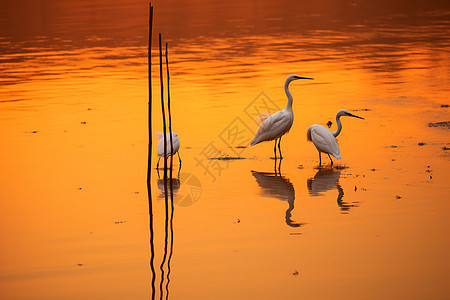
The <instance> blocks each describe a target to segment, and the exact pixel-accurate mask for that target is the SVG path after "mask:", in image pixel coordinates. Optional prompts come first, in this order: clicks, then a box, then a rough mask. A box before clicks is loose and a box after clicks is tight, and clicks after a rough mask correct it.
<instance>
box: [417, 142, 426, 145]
mask: <svg viewBox="0 0 450 300" xmlns="http://www.w3.org/2000/svg"><path fill="white" fill-rule="evenodd" d="M418 145H419V146H424V145H426V144H425V143H423V142H420V143H419V144H418Z"/></svg>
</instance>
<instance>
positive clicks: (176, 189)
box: [156, 173, 202, 207]
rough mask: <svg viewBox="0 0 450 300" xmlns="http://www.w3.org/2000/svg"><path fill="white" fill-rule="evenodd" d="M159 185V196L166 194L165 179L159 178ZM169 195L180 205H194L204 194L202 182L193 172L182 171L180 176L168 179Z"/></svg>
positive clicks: (162, 196)
mask: <svg viewBox="0 0 450 300" xmlns="http://www.w3.org/2000/svg"><path fill="white" fill-rule="evenodd" d="M156 184H157V187H158V189H159V190H160V191H161V194H159V195H158V198H159V199H161V198H164V197H165V196H166V192H165V191H166V185H165V182H164V179H158V180H157V182H156ZM167 191H168V193H167V196H168V197H170V198H171V199H172V201H173V203H174V204H176V205H177V206H180V207H189V206H192V205H194V204H195V203H196V202H197V201H198V200H199V199H200V197H201V195H202V184H201V182H200V180H199V179H198V178H197V177H196V176H195V175H193V174H191V173H181V174H179V176H178V178H168V179H167Z"/></svg>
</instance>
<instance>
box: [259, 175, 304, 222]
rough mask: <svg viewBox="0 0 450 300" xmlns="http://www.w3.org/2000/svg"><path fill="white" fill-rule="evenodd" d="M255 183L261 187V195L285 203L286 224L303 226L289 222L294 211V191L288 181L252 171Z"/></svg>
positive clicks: (282, 177) (278, 176)
mask: <svg viewBox="0 0 450 300" xmlns="http://www.w3.org/2000/svg"><path fill="white" fill-rule="evenodd" d="M252 175H253V176H254V177H255V178H256V182H257V183H258V185H259V186H260V187H261V189H262V192H263V195H264V196H268V197H275V198H278V199H280V200H281V201H287V202H288V204H289V208H288V209H287V210H286V224H287V225H289V226H291V227H300V226H301V225H303V224H301V223H300V224H299V223H295V222H294V221H292V220H291V211H292V210H293V209H294V200H295V190H294V186H293V185H292V183H291V182H290V181H289V179H287V178H285V177H284V176H281V174H278V173H276V172H275V173H268V172H256V171H252Z"/></svg>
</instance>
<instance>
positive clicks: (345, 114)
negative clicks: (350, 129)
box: [337, 109, 364, 120]
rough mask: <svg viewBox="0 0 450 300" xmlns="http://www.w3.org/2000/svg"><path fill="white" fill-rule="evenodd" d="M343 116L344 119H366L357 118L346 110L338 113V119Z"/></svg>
mask: <svg viewBox="0 0 450 300" xmlns="http://www.w3.org/2000/svg"><path fill="white" fill-rule="evenodd" d="M341 116H343V117H354V118H358V119H363V120H364V118H362V117H359V116H355V115H354V114H352V113H351V112H349V111H348V110H346V109H341V110H340V111H339V112H338V113H337V117H341Z"/></svg>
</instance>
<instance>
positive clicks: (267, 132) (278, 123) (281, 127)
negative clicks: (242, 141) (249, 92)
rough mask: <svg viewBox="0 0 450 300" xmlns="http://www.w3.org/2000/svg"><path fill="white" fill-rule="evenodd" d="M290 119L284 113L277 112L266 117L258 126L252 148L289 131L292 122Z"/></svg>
mask: <svg viewBox="0 0 450 300" xmlns="http://www.w3.org/2000/svg"><path fill="white" fill-rule="evenodd" d="M290 119H291V118H290V117H289V116H288V115H287V114H286V113H284V111H279V112H277V113H275V114H273V115H271V116H270V117H268V118H267V119H266V120H265V121H264V122H263V123H262V124H261V126H259V128H258V131H257V132H256V134H255V138H254V139H253V141H252V143H251V145H252V146H253V145H255V144H258V143H260V142H264V141H271V140H274V139H276V138H278V137H280V136H281V135H283V134H284V133H286V132H287V131H289V129H291V126H292V121H291V120H290Z"/></svg>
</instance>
